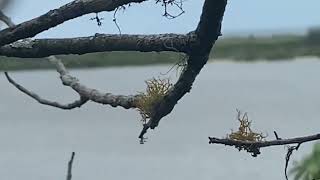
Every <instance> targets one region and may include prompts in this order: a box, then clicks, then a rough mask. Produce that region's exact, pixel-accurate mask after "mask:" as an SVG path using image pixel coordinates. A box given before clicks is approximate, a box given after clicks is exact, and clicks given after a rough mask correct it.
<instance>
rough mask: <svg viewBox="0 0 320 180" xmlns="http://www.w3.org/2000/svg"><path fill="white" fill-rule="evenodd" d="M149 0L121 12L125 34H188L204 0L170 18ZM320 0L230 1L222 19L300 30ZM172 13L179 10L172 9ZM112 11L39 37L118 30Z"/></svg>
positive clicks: (28, 8) (49, 2) (18, 3)
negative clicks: (99, 20)
mask: <svg viewBox="0 0 320 180" xmlns="http://www.w3.org/2000/svg"><path fill="white" fill-rule="evenodd" d="M12 1H14V0H12ZM68 2H71V0H15V3H14V5H13V6H12V7H11V8H10V9H7V10H6V12H7V13H8V14H9V15H10V16H11V17H12V19H13V20H14V22H16V23H20V22H23V21H25V20H29V19H32V18H34V17H37V16H39V15H41V14H43V13H46V12H47V11H49V10H50V9H54V8H57V7H59V6H61V5H63V4H66V3H68ZM154 2H155V0H149V1H147V2H144V3H141V4H133V6H131V7H129V8H128V9H127V10H126V11H124V12H122V11H120V12H119V13H118V15H117V21H118V23H119V25H120V27H121V30H122V33H140V34H146V33H147V34H152V33H166V32H174V33H186V32H189V31H191V30H193V29H194V28H195V27H196V25H197V22H198V20H199V16H200V12H201V8H202V5H203V0H185V2H184V9H185V11H186V13H185V14H183V15H182V16H180V17H178V18H176V19H174V20H169V19H166V18H165V17H163V16H162V13H163V7H162V6H161V5H160V4H157V5H156V4H155V3H154ZM319 7H320V0H308V1H303V0H229V3H228V6H227V10H226V15H225V18H224V21H223V32H224V33H226V34H230V33H238V32H242V33H243V32H246V33H251V32H252V33H254V32H259V33H261V32H266V33H268V32H270V31H272V32H276V31H278V30H279V31H280V30H281V31H291V30H292V31H301V30H303V29H307V28H308V27H311V26H317V25H320V16H319V15H320V14H319ZM171 12H173V13H174V12H177V10H176V9H174V8H173V9H171ZM112 15H113V13H100V17H103V18H104V20H103V25H102V26H101V27H98V26H97V25H96V23H95V22H94V21H90V20H89V19H90V18H91V17H94V14H90V15H86V16H83V17H81V18H78V19H76V20H72V21H69V22H66V23H64V24H62V25H60V26H58V27H57V28H55V29H53V30H49V31H47V32H44V33H41V34H40V35H39V36H38V37H75V36H87V35H93V34H94V33H96V32H98V33H117V32H118V30H117V28H116V26H115V25H114V24H113V21H112Z"/></svg>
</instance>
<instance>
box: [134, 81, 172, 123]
mask: <svg viewBox="0 0 320 180" xmlns="http://www.w3.org/2000/svg"><path fill="white" fill-rule="evenodd" d="M146 84H147V89H146V92H144V93H140V94H139V98H138V99H137V102H136V104H137V108H138V111H139V112H140V114H141V116H142V122H143V123H144V124H145V123H146V122H147V120H148V119H149V118H150V117H151V116H152V114H153V112H154V110H155V109H154V108H155V105H156V104H157V103H159V102H160V101H161V100H162V98H163V97H164V96H165V95H166V94H168V92H169V90H170V88H171V87H172V83H170V80H169V79H156V78H153V79H150V80H147V81H146Z"/></svg>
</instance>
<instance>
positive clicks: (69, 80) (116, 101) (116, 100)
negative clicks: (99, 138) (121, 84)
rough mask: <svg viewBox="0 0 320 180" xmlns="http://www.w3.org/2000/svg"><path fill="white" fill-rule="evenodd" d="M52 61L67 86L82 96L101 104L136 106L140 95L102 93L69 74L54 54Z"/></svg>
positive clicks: (127, 107)
mask: <svg viewBox="0 0 320 180" xmlns="http://www.w3.org/2000/svg"><path fill="white" fill-rule="evenodd" d="M49 59H50V61H51V62H53V63H54V64H55V65H56V68H57V71H58V73H59V74H60V79H61V81H62V83H63V85H65V86H69V87H71V88H72V89H73V90H75V91H76V92H77V93H79V95H80V96H81V97H84V98H87V99H89V100H91V101H94V102H96V103H100V104H108V105H111V106H112V107H117V106H121V107H123V108H125V109H129V108H136V100H137V98H138V96H124V95H113V94H111V93H102V92H100V91H98V90H96V89H92V88H88V87H86V86H85V85H82V84H81V83H80V82H79V80H78V79H77V78H75V77H73V76H71V75H70V74H69V72H68V71H67V70H66V68H65V67H64V65H63V64H62V62H61V61H60V60H58V59H56V58H55V57H54V56H51V57H49Z"/></svg>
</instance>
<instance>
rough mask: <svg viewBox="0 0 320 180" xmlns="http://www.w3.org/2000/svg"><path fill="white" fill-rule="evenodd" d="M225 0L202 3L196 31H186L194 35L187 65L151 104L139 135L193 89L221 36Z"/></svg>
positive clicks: (153, 124)
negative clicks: (178, 76)
mask: <svg viewBox="0 0 320 180" xmlns="http://www.w3.org/2000/svg"><path fill="white" fill-rule="evenodd" d="M226 5H227V0H206V1H205V2H204V5H203V10H202V15H201V18H200V22H199V24H198V27H197V29H196V31H195V32H193V33H189V37H192V39H193V38H195V40H194V41H192V42H194V43H191V44H190V47H191V51H190V52H189V53H188V56H189V58H188V60H187V62H188V63H187V66H186V67H185V69H184V71H183V72H182V74H181V76H180V78H179V79H178V81H177V82H176V84H175V85H174V86H173V88H172V90H171V91H169V93H168V94H167V95H166V96H165V97H164V98H163V99H162V101H160V102H159V103H158V104H156V105H155V106H154V113H153V114H152V115H151V117H150V120H149V121H148V123H147V124H145V125H144V127H143V129H142V131H141V133H140V135H139V138H140V139H141V141H143V139H144V137H143V136H144V134H145V133H146V132H147V130H148V129H149V128H151V129H154V128H155V127H157V126H158V124H159V122H160V120H161V119H162V118H163V117H164V116H166V115H168V114H169V113H170V112H171V111H172V110H173V108H174V106H175V105H176V104H177V102H178V101H179V100H180V99H181V98H182V97H183V96H184V95H185V94H186V93H188V92H190V90H191V88H192V84H193V82H194V81H195V78H196V76H197V75H198V74H199V72H200V71H201V69H202V68H203V66H204V65H205V64H206V63H207V61H208V58H209V53H210V51H211V48H212V47H213V44H214V43H215V41H216V40H217V39H218V37H219V36H220V35H221V32H220V31H221V22H222V19H223V15H224V11H225V7H226Z"/></svg>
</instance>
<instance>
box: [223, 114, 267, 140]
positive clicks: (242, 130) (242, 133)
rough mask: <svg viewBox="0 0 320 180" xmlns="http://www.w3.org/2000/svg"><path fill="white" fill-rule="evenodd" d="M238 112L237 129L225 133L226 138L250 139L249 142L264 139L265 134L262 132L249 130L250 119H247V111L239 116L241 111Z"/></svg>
mask: <svg viewBox="0 0 320 180" xmlns="http://www.w3.org/2000/svg"><path fill="white" fill-rule="evenodd" d="M237 112H238V118H237V119H238V121H239V122H240V126H239V128H238V131H236V132H231V134H228V135H227V138H228V139H232V140H238V141H250V142H261V141H263V140H265V138H266V136H265V135H263V134H262V133H256V132H253V131H252V130H251V121H249V118H248V115H247V113H244V115H243V116H242V117H241V112H240V111H239V110H237Z"/></svg>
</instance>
